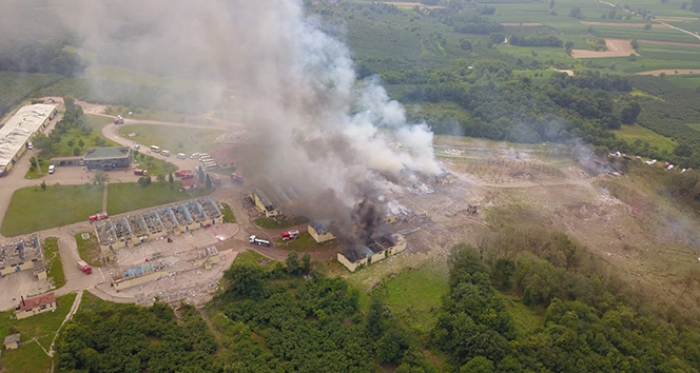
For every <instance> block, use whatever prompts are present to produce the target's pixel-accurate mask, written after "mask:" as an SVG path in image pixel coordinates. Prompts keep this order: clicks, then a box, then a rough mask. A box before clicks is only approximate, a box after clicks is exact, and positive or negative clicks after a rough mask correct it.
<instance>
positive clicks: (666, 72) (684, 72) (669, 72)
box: [637, 66, 700, 76]
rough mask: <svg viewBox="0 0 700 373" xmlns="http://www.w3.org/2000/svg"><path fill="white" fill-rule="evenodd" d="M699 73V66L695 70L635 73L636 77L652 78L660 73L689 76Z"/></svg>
mask: <svg viewBox="0 0 700 373" xmlns="http://www.w3.org/2000/svg"><path fill="white" fill-rule="evenodd" d="M698 72H700V66H698V68H697V69H695V70H693V69H663V70H650V71H642V72H641V73H637V75H653V76H659V75H661V73H664V74H666V75H676V73H678V75H689V74H696V73H698Z"/></svg>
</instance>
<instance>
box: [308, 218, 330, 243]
mask: <svg viewBox="0 0 700 373" xmlns="http://www.w3.org/2000/svg"><path fill="white" fill-rule="evenodd" d="M307 230H308V231H309V234H310V235H311V237H313V238H314V240H315V241H316V242H318V243H322V242H326V241H330V240H333V239H335V236H334V235H333V233H331V232H330V231H329V230H328V226H327V225H326V224H325V223H322V222H319V221H315V222H311V223H309V227H308V228H307Z"/></svg>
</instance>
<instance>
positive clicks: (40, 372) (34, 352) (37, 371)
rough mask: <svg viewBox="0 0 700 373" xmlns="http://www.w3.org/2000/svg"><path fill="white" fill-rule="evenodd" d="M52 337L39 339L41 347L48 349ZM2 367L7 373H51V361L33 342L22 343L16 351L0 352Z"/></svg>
mask: <svg viewBox="0 0 700 373" xmlns="http://www.w3.org/2000/svg"><path fill="white" fill-rule="evenodd" d="M52 339H53V337H51V338H49V337H46V338H41V339H40V340H39V341H40V343H41V345H42V346H43V347H44V348H46V349H48V348H49V345H50V344H51V340H52ZM2 366H3V367H4V368H6V369H7V371H8V372H22V373H45V372H51V368H52V366H53V359H52V358H51V357H49V355H47V354H46V353H45V352H44V350H42V349H41V346H39V345H38V344H37V342H35V341H27V342H23V343H22V346H21V347H20V348H19V349H17V350H12V351H3V352H2Z"/></svg>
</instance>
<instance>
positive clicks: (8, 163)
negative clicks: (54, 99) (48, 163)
mask: <svg viewBox="0 0 700 373" xmlns="http://www.w3.org/2000/svg"><path fill="white" fill-rule="evenodd" d="M57 106H58V105H55V104H54V105H47V104H36V105H27V106H23V107H22V108H21V109H19V110H18V111H17V113H16V114H15V115H14V116H12V118H10V120H8V121H7V123H5V125H4V126H3V127H2V128H0V176H4V175H6V174H7V173H8V172H9V171H10V170H11V169H12V167H13V166H14V165H15V163H17V161H18V160H19V157H21V156H22V154H24V152H25V151H27V143H28V142H29V141H30V139H31V138H32V137H33V136H34V135H36V134H37V133H38V132H40V131H41V130H42V129H44V128H46V126H48V124H49V122H50V121H51V119H53V118H54V117H55V116H56V115H57V114H58V110H57V109H56V108H57Z"/></svg>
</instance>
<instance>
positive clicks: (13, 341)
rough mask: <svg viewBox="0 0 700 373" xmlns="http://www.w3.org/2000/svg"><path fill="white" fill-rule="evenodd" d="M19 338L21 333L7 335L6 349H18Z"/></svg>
mask: <svg viewBox="0 0 700 373" xmlns="http://www.w3.org/2000/svg"><path fill="white" fill-rule="evenodd" d="M19 339H20V334H19V333H15V334H10V335H8V336H7V337H5V349H6V350H8V351H9V350H16V349H18V348H19V346H20V343H19Z"/></svg>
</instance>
